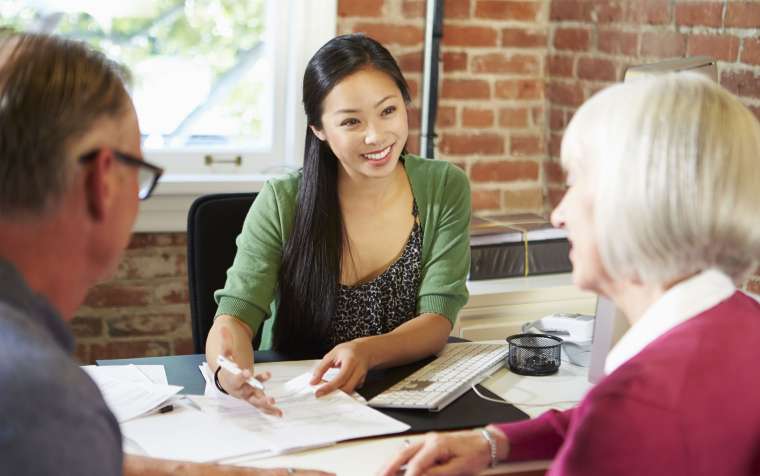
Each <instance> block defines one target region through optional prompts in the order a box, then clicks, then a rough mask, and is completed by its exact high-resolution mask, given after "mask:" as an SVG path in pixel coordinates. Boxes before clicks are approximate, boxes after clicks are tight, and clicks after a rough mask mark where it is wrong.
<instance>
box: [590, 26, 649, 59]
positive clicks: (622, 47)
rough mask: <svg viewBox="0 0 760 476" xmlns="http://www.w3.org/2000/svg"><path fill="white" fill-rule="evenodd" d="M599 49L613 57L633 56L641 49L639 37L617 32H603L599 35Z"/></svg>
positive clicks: (634, 34)
mask: <svg viewBox="0 0 760 476" xmlns="http://www.w3.org/2000/svg"><path fill="white" fill-rule="evenodd" d="M596 41H597V48H599V51H602V52H604V53H611V54H613V55H628V56H633V55H635V54H636V51H637V50H638V47H639V35H638V34H637V33H628V32H623V31H616V30H601V31H599V33H598V34H597V40H596Z"/></svg>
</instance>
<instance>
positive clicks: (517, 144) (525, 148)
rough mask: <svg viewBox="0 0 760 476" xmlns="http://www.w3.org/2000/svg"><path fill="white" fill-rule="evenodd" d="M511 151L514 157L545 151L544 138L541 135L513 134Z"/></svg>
mask: <svg viewBox="0 0 760 476" xmlns="http://www.w3.org/2000/svg"><path fill="white" fill-rule="evenodd" d="M509 152H510V153H511V154H512V156H514V157H531V156H536V155H541V154H543V153H544V140H543V138H542V137H540V136H512V137H511V138H510V144H509Z"/></svg>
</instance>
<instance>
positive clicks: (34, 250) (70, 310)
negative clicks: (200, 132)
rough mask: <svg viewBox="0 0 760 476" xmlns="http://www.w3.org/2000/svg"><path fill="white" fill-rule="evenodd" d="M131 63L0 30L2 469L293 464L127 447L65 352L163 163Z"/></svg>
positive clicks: (210, 470)
mask: <svg viewBox="0 0 760 476" xmlns="http://www.w3.org/2000/svg"><path fill="white" fill-rule="evenodd" d="M126 74H127V73H126V71H125V70H124V69H123V68H121V67H120V66H119V65H117V64H115V63H113V62H111V61H109V60H108V59H107V58H106V57H104V56H103V55H102V54H100V53H98V52H96V51H93V50H92V49H90V48H88V47H86V46H84V45H83V44H81V43H76V42H72V41H69V40H64V39H61V38H55V37H49V36H43V35H27V34H7V33H6V34H4V35H3V36H2V37H1V38H0V415H2V417H0V455H2V456H1V457H0V460H2V468H3V472H4V473H5V472H7V474H13V475H22V474H30V475H31V474H33V475H41V474H56V475H63V474H72V475H99V476H102V475H114V474H122V471H123V472H124V473H127V474H143V475H148V474H150V475H162V474H178V473H181V474H211V475H214V474H225V475H233V474H240V475H253V474H257V475H258V474H294V473H298V472H294V471H293V470H285V469H280V470H254V469H245V468H236V467H229V466H227V467H225V466H217V465H201V464H191V463H182V462H174V461H165V460H157V459H151V458H143V457H135V456H126V457H124V456H123V453H122V449H121V434H120V431H119V425H118V423H117V422H116V419H115V418H114V417H113V415H112V414H111V412H110V411H109V409H108V408H107V407H106V404H105V402H104V401H103V398H102V396H101V394H100V392H99V391H98V389H97V387H96V386H95V384H94V383H93V382H92V380H90V379H89V378H88V377H87V375H86V374H85V373H84V372H83V371H82V370H81V369H80V368H79V366H78V365H77V364H76V363H75V362H74V360H73V359H72V358H71V353H72V350H73V349H74V341H73V337H72V335H71V333H70V331H69V328H68V325H67V322H68V321H69V320H70V319H71V318H72V317H73V316H74V313H75V311H76V309H77V307H78V306H79V305H80V304H81V303H82V300H83V299H84V297H85V295H86V293H87V290H88V289H89V288H90V287H91V286H92V285H93V284H94V283H96V282H97V281H99V280H102V279H104V278H106V277H108V276H109V275H110V274H111V273H112V272H113V271H114V269H115V268H116V265H117V263H118V262H119V258H120V256H121V253H122V251H123V249H124V248H125V247H126V245H127V243H128V241H129V235H130V232H131V228H132V225H133V224H134V220H135V217H136V215H137V209H138V198H140V199H146V198H148V197H149V196H150V194H151V191H152V190H153V187H154V186H155V184H156V182H157V181H158V178H159V176H160V175H161V169H160V168H159V167H156V166H154V165H151V164H149V163H147V162H145V161H143V159H142V158H141V150H140V130H139V127H138V124H137V116H136V114H135V110H134V107H133V105H132V102H131V100H130V98H129V95H128V94H127V91H126V89H125V86H124V81H125V76H126ZM304 474H305V473H304ZM311 474H320V473H311Z"/></svg>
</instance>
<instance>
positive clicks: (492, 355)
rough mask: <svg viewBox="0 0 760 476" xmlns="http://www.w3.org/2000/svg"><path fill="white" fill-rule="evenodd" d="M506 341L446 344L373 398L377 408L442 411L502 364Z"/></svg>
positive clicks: (370, 403)
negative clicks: (431, 357)
mask: <svg viewBox="0 0 760 476" xmlns="http://www.w3.org/2000/svg"><path fill="white" fill-rule="evenodd" d="M507 350H508V348H507V345H506V344H479V343H477V342H462V343H456V344H447V345H446V347H444V349H443V351H442V352H441V353H440V354H439V355H438V357H437V358H436V359H435V360H434V361H432V362H430V363H429V364H427V365H426V366H424V367H422V368H421V369H419V370H417V371H416V372H414V373H413V374H411V375H410V376H408V377H406V378H405V379H403V380H401V381H400V382H398V383H396V384H395V385H393V386H392V387H390V388H388V389H387V390H385V391H384V392H383V393H381V394H379V395H377V396H375V397H374V398H372V399H371V400H370V401H369V402H368V404H369V405H370V406H372V407H377V408H418V409H425V410H430V411H434V412H437V411H440V410H443V409H444V408H445V407H446V406H447V405H448V404H449V403H451V402H453V401H454V400H456V399H457V398H459V396H460V395H462V394H463V393H465V392H466V391H467V390H469V389H470V387H471V386H472V385H475V384H477V383H479V382H481V381H482V380H484V379H485V378H486V377H488V376H489V375H491V374H492V373H493V372H495V371H496V370H498V369H499V368H501V367H502V366H503V365H504V361H505V357H506V356H507Z"/></svg>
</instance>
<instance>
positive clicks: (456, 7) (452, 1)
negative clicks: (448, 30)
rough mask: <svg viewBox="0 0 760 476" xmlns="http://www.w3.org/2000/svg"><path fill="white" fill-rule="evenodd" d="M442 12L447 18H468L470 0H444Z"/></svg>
mask: <svg viewBox="0 0 760 476" xmlns="http://www.w3.org/2000/svg"><path fill="white" fill-rule="evenodd" d="M443 13H444V16H445V17H446V19H449V18H470V0H446V1H445V2H444V3H443Z"/></svg>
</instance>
